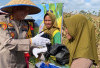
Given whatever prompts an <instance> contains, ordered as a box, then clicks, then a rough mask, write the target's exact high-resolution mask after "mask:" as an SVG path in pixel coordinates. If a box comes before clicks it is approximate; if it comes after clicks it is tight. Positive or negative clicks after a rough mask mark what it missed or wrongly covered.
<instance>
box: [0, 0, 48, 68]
mask: <svg viewBox="0 0 100 68" xmlns="http://www.w3.org/2000/svg"><path fill="white" fill-rule="evenodd" d="M1 10H2V11H4V12H6V13H8V15H2V16H0V68H25V67H26V63H25V57H24V53H25V52H28V51H29V49H30V48H31V47H32V46H35V45H40V46H41V45H46V43H50V40H49V39H46V38H43V37H41V35H42V34H43V33H40V34H38V35H36V36H35V37H32V38H30V39H25V38H26V35H27V31H28V27H27V24H26V23H25V22H24V21H23V19H24V18H25V16H26V15H28V14H36V13H39V12H40V11H41V10H40V9H39V8H38V7H37V6H36V5H35V4H34V3H33V2H31V1H30V0H11V1H10V2H9V3H8V4H7V5H5V6H4V7H2V8H1Z"/></svg>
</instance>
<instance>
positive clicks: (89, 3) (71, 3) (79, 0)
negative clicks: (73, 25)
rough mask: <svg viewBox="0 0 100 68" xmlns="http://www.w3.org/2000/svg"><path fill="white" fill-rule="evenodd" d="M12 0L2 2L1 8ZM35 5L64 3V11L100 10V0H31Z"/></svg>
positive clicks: (0, 1)
mask: <svg viewBox="0 0 100 68" xmlns="http://www.w3.org/2000/svg"><path fill="white" fill-rule="evenodd" d="M9 1H11V0H0V6H2V5H5V4H6V3H8V2H9ZM31 1H32V2H34V3H35V4H41V3H63V4H64V7H63V11H64V12H71V11H75V12H76V11H80V10H85V11H91V12H92V11H96V12H98V11H99V10H100V0H31Z"/></svg>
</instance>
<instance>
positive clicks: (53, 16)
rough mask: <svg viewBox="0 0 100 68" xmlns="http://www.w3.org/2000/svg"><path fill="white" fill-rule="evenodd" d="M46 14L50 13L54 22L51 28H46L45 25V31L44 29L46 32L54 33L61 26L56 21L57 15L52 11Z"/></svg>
mask: <svg viewBox="0 0 100 68" xmlns="http://www.w3.org/2000/svg"><path fill="white" fill-rule="evenodd" d="M46 14H48V15H49V16H50V18H51V21H52V23H53V24H52V26H51V28H50V29H48V28H46V26H45V25H44V27H43V31H44V33H47V34H49V35H52V34H53V32H54V31H55V30H57V29H58V30H59V27H58V25H57V21H56V16H55V15H54V14H53V13H51V12H47V13H46Z"/></svg>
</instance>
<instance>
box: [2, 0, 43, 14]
mask: <svg viewBox="0 0 100 68" xmlns="http://www.w3.org/2000/svg"><path fill="white" fill-rule="evenodd" d="M20 6H23V7H25V8H26V7H28V8H29V14H36V13H39V12H40V11H41V10H40V8H38V7H37V6H36V5H35V4H34V3H33V2H32V1H30V0H11V1H10V2H9V3H8V4H6V5H5V6H4V7H2V8H1V10H2V11H4V12H7V13H12V11H13V10H12V9H13V8H14V7H20Z"/></svg>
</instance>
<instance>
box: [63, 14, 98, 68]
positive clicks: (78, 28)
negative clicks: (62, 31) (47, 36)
mask: <svg viewBox="0 0 100 68" xmlns="http://www.w3.org/2000/svg"><path fill="white" fill-rule="evenodd" d="M64 24H65V27H66V37H67V39H68V44H67V47H68V49H69V51H70V61H69V65H71V68H90V67H91V65H92V64H95V65H96V64H97V63H98V57H97V48H96V42H95V28H94V26H93V23H91V22H90V21H88V20H87V19H86V17H85V16H83V15H81V14H78V15H74V16H72V17H70V18H67V19H64Z"/></svg>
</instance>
